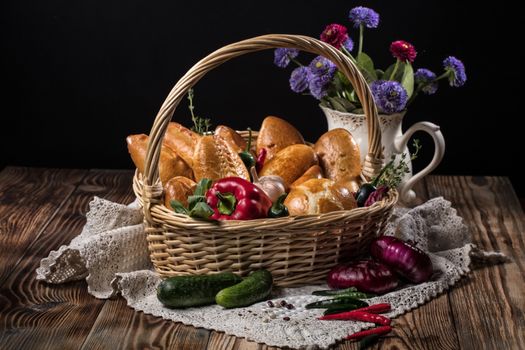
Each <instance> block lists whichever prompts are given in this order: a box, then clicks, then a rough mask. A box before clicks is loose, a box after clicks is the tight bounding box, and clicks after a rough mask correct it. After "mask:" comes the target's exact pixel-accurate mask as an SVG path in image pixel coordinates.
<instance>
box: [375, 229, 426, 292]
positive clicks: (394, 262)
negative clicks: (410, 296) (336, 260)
mask: <svg viewBox="0 0 525 350" xmlns="http://www.w3.org/2000/svg"><path fill="white" fill-rule="evenodd" d="M370 254H371V255H372V257H373V258H374V259H376V260H377V261H380V262H382V263H383V264H385V265H388V266H389V267H391V268H392V269H393V270H394V271H395V272H397V273H398V274H400V275H401V276H403V277H405V278H406V279H407V280H409V281H411V282H413V283H421V282H426V281H428V280H429V279H430V276H432V261H430V258H429V257H428V255H427V254H426V253H425V252H423V251H422V250H421V249H419V248H417V247H414V246H411V245H410V244H408V243H406V242H403V241H401V240H399V239H397V238H395V237H392V236H381V237H379V238H377V239H375V240H374V241H373V242H372V244H371V245H370Z"/></svg>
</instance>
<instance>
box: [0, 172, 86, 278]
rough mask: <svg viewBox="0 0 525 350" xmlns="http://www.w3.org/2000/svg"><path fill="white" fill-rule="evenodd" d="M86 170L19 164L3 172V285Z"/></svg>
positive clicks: (0, 260) (0, 218) (0, 273)
mask: <svg viewBox="0 0 525 350" xmlns="http://www.w3.org/2000/svg"><path fill="white" fill-rule="evenodd" d="M86 173H87V171H86V170H59V169H35V168H18V167H7V168H5V169H4V170H2V171H1V172H0V285H2V284H3V283H4V281H5V280H6V278H7V276H8V275H9V274H10V272H11V271H12V269H13V267H14V266H15V265H16V264H17V263H18V262H19V260H20V258H21V256H22V255H23V253H24V251H25V250H26V249H27V247H28V246H29V245H30V244H31V243H33V242H34V241H35V240H37V239H38V237H39V235H40V234H41V232H42V230H44V229H45V228H46V225H47V224H48V223H49V221H50V220H51V218H52V217H53V216H54V215H55V214H56V213H57V212H58V211H60V210H61V208H62V206H63V204H64V202H65V201H66V199H67V198H68V197H69V196H70V195H71V193H73V191H74V190H75V188H76V186H77V185H78V183H79V182H80V181H81V180H82V178H83V177H84V176H85V175H86Z"/></svg>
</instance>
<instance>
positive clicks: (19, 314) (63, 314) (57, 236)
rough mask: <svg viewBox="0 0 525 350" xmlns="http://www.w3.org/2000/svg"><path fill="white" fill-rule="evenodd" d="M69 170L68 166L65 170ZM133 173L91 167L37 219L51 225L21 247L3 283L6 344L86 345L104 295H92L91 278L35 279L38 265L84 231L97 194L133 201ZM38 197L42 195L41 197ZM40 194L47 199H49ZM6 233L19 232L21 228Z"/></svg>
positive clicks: (0, 330) (0, 316)
mask: <svg viewBox="0 0 525 350" xmlns="http://www.w3.org/2000/svg"><path fill="white" fill-rule="evenodd" d="M50 174H53V173H52V172H50ZM64 174H68V172H66V171H65V172H64ZM39 175H40V176H42V177H43V178H45V177H46V176H47V173H46V172H41V173H39ZM50 176H51V175H50ZM55 177H56V176H55ZM131 177H132V172H129V171H126V172H101V171H95V172H87V173H86V176H85V177H84V178H83V180H82V181H81V182H80V183H78V186H76V188H75V189H74V190H73V193H72V194H71V195H70V196H68V197H67V200H66V201H65V202H64V204H63V205H62V208H61V209H60V210H58V211H56V213H55V215H54V216H52V217H51V218H50V219H49V221H48V222H47V221H46V220H45V218H43V217H42V218H34V219H33V220H34V221H35V222H42V225H45V227H43V228H42V227H35V228H34V230H35V231H36V232H41V233H40V235H39V236H38V238H37V239H35V241H33V242H32V243H31V244H29V245H28V247H27V248H25V249H24V250H23V252H22V253H20V256H19V257H20V259H19V263H18V264H16V266H14V267H13V268H12V269H11V271H10V274H9V276H8V278H7V279H6V281H5V283H3V284H2V286H1V287H0V344H2V346H3V347H6V348H12V349H30V348H35V349H41V348H48V349H73V348H79V347H80V345H81V344H82V343H83V341H84V340H85V338H86V337H87V335H88V334H89V332H90V330H91V328H92V325H93V323H94V322H95V320H96V317H97V315H98V313H99V311H100V309H101V308H102V306H103V305H104V301H103V300H98V299H95V298H93V297H92V296H91V295H89V294H88V293H87V288H86V284H85V282H76V283H66V284H63V285H48V284H46V283H41V282H38V281H36V280H35V269H36V268H37V267H38V265H39V262H40V260H41V259H42V258H43V257H45V256H47V255H48V253H49V251H50V250H52V249H57V248H58V247H59V246H60V245H62V244H67V243H68V242H69V241H70V240H71V239H72V238H73V237H75V236H76V235H78V234H79V233H80V231H81V229H82V226H83V225H84V223H85V216H84V214H85V213H86V211H87V206H88V203H89V201H91V199H92V198H93V196H94V195H98V196H102V197H106V198H108V199H111V200H114V201H121V202H128V201H130V200H131V198H132V196H131V193H130V192H131V191H130V185H131ZM20 194H21V193H19V195H20ZM57 196H58V194H57ZM33 200H34V201H36V199H35V197H33ZM38 200H40V201H41V204H42V205H44V204H45V203H44V202H45V201H46V200H47V199H46V198H41V199H38ZM50 201H52V200H51V199H50ZM46 215H47V212H43V213H38V216H46ZM4 234H7V235H13V234H16V232H15V231H9V232H6V233H4ZM12 244H14V243H12ZM15 248H16V247H14V246H13V249H15Z"/></svg>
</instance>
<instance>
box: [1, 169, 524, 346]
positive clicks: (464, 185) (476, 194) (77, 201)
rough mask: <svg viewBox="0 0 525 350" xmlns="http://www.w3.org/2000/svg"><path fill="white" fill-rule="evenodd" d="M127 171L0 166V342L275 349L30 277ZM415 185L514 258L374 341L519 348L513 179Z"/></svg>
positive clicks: (123, 194)
mask: <svg viewBox="0 0 525 350" xmlns="http://www.w3.org/2000/svg"><path fill="white" fill-rule="evenodd" d="M131 177H132V172H131V171H105V170H92V171H89V172H88V171H82V170H80V171H79V170H53V169H28V168H6V169H4V170H3V171H1V172H0V219H1V220H2V221H1V224H0V243H1V244H0V252H1V253H2V254H1V255H0V262H1V263H2V267H0V276H1V278H3V279H0V281H1V282H2V283H0V348H6V349H27V348H29V349H30V348H39V349H40V348H46V349H55V348H56V349H79V348H84V349H132V348H133V349H145V348H148V349H149V348H162V349H164V348H166V349H191V350H201V349H220V350H230V349H231V350H238V349H248V350H250V349H253V350H255V349H257V350H276V349H278V348H275V347H269V346H266V345H264V344H258V343H254V342H251V341H248V340H245V339H241V338H236V337H234V336H230V335H226V334H224V333H220V332H215V331H208V330H205V329H197V328H194V327H190V326H184V325H182V324H180V323H174V322H171V321H165V320H162V319H160V318H156V317H153V316H150V315H145V314H144V313H142V312H135V311H134V310H133V309H131V308H129V307H127V306H126V302H125V300H124V299H122V298H117V299H114V300H98V299H95V298H93V297H92V296H90V295H89V294H88V293H87V290H86V284H85V282H75V283H67V284H63V285H58V286H52V285H47V284H45V283H39V282H36V281H35V279H34V270H35V268H36V267H37V266H38V264H39V261H40V259H41V258H42V257H44V256H46V255H47V254H48V252H49V251H50V250H52V249H57V248H58V247H59V246H60V245H61V244H66V243H67V242H69V240H70V239H71V238H73V237H74V236H75V235H77V234H78V233H79V232H80V230H81V228H82V226H83V224H84V222H85V217H84V214H85V212H86V211H87V204H88V203H89V201H90V200H91V198H92V197H93V195H97V196H100V197H104V198H108V199H110V200H113V201H117V202H121V203H126V202H129V201H131V200H132V198H133V194H132V190H131ZM418 193H419V194H420V195H421V196H422V197H423V198H427V197H435V196H438V195H443V196H444V197H445V198H447V199H449V200H451V201H452V202H453V205H454V206H455V207H456V208H457V209H458V211H459V214H460V215H462V216H463V217H464V218H465V220H466V222H467V223H468V224H469V225H470V226H471V228H472V233H473V237H474V241H475V242H476V243H477V244H478V245H479V246H480V247H481V248H483V249H487V250H501V251H503V252H505V253H506V254H508V255H509V256H510V257H511V258H512V259H513V262H512V263H509V264H505V265H499V266H492V267H483V268H480V269H477V270H475V271H474V272H473V273H471V274H470V275H469V277H468V278H465V279H463V280H462V281H461V282H460V283H459V284H458V285H457V286H455V287H454V288H453V289H452V290H451V291H450V292H449V293H445V294H443V295H441V296H439V297H438V298H436V299H434V300H432V301H431V302H429V303H427V304H425V305H424V306H422V307H420V308H418V309H416V310H414V311H412V312H410V313H408V314H405V315H403V316H401V317H398V318H397V319H396V320H395V322H394V325H395V327H394V331H393V332H392V333H391V334H390V335H388V336H386V337H385V338H383V339H382V340H381V341H380V342H379V343H378V344H377V345H375V346H373V347H372V348H371V349H399V350H401V349H482V348H486V349H520V348H525V340H524V334H525V332H523V328H524V327H525V319H524V315H525V313H524V310H525V305H524V304H525V301H524V299H523V290H525V281H524V276H525V270H524V267H525V265H524V264H525V257H524V252H525V242H524V238H523V232H524V230H525V225H524V215H523V212H522V209H521V207H520V204H519V201H518V199H517V198H516V196H515V194H514V192H513V190H512V187H511V185H510V183H509V181H508V180H507V179H505V178H489V177H486V178H485V177H483V178H470V177H441V176H438V177H428V178H427V179H426V181H425V184H422V185H421V186H419V188H418ZM24 210H25V211H26V212H27V213H25V212H23V211H24ZM6 215H7V216H6ZM6 218H7V219H6ZM16 235H18V236H16ZM335 348H337V349H357V344H356V343H352V342H342V343H341V344H338V345H337V346H336V347H335Z"/></svg>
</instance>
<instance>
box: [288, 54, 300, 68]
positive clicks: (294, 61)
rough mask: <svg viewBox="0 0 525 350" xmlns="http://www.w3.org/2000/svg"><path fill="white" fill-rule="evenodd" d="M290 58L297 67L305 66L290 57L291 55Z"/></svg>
mask: <svg viewBox="0 0 525 350" xmlns="http://www.w3.org/2000/svg"><path fill="white" fill-rule="evenodd" d="M288 58H289V59H290V61H292V62H293V63H295V64H296V65H298V66H299V67H302V66H303V64H302V63H301V62H299V61H297V60H296V59H295V58H293V57H290V55H288Z"/></svg>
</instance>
